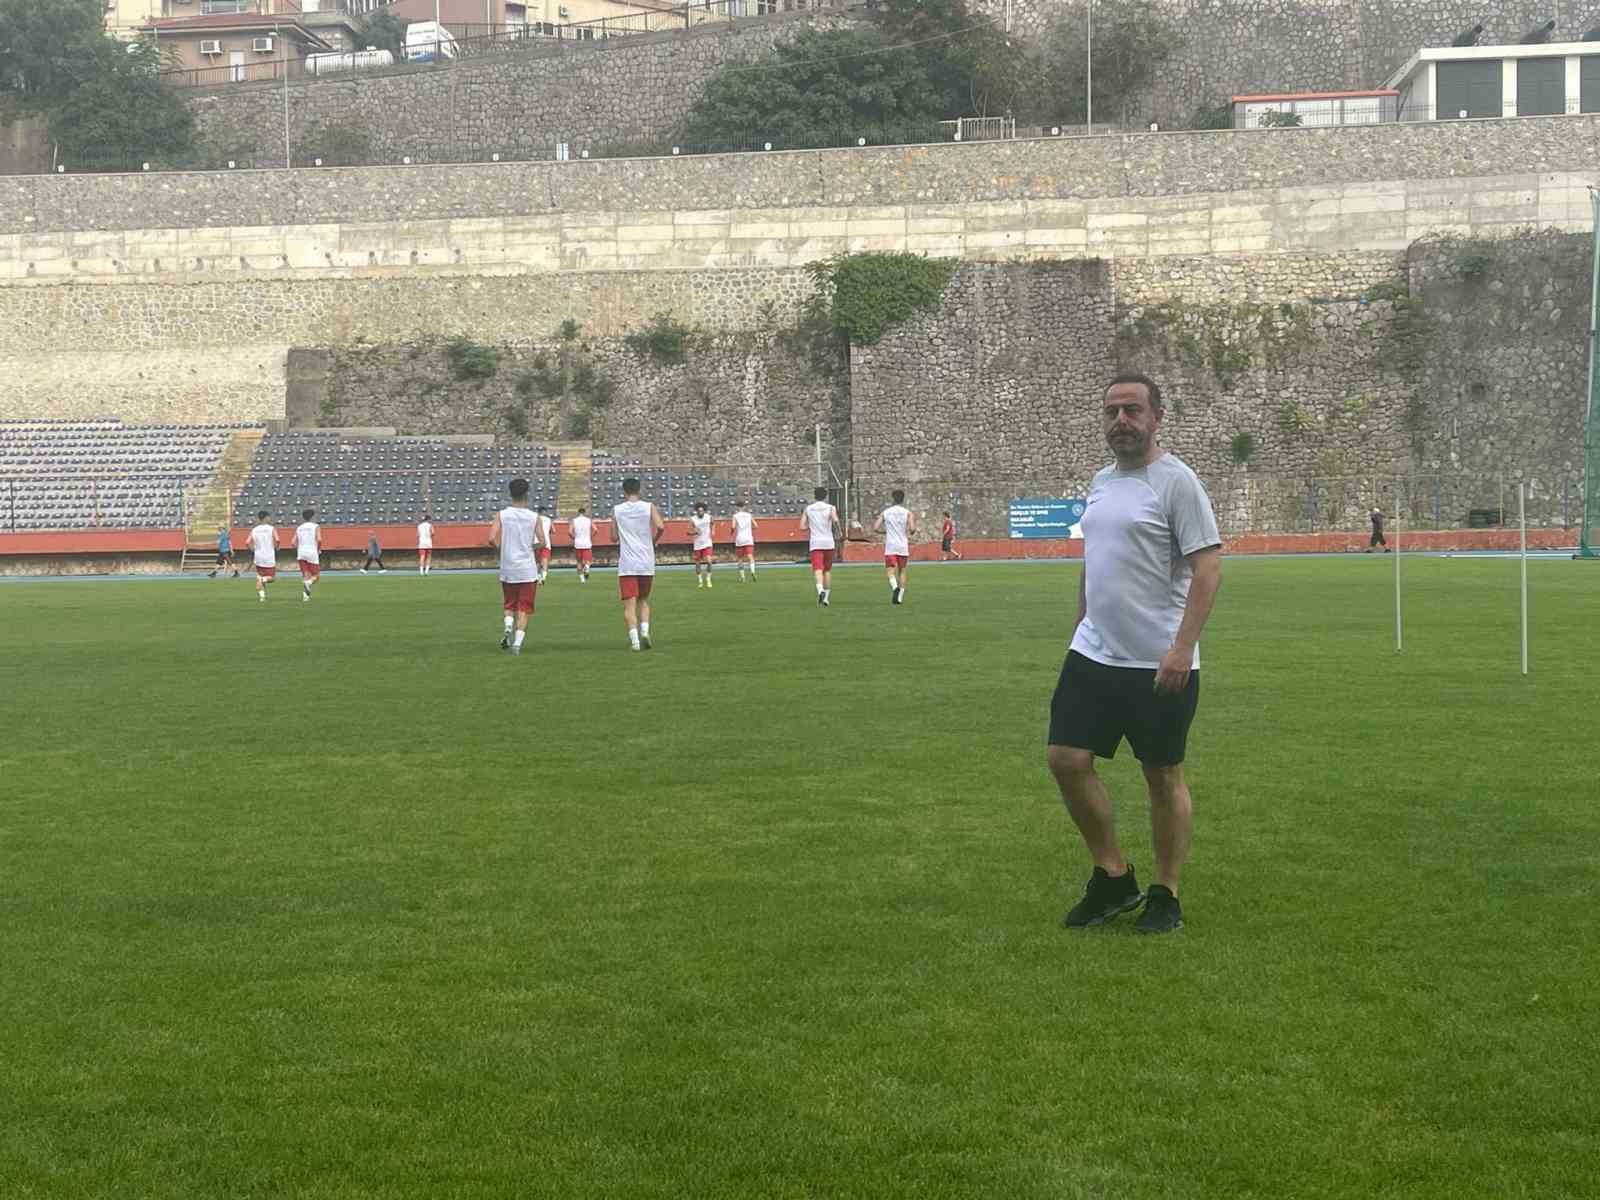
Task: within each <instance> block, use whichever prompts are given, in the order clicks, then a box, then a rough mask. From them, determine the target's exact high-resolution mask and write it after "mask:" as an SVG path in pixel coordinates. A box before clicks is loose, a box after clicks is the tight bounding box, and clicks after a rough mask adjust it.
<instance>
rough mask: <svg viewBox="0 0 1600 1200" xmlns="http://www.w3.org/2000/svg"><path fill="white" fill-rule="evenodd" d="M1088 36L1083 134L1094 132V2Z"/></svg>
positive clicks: (1085, 62) (1085, 52) (1084, 75)
mask: <svg viewBox="0 0 1600 1200" xmlns="http://www.w3.org/2000/svg"><path fill="white" fill-rule="evenodd" d="M1087 20H1088V35H1087V37H1086V39H1085V41H1086V48H1085V49H1084V52H1083V132H1084V133H1085V134H1091V133H1093V132H1094V0H1089V5H1088V18H1087Z"/></svg>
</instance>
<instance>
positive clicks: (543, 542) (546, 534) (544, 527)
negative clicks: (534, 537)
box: [539, 516, 555, 550]
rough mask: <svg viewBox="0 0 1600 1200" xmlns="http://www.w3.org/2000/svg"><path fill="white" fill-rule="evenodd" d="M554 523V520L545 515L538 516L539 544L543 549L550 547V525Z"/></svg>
mask: <svg viewBox="0 0 1600 1200" xmlns="http://www.w3.org/2000/svg"><path fill="white" fill-rule="evenodd" d="M554 524H555V522H554V521H552V520H551V519H550V518H549V517H547V516H540V517H539V545H540V547H541V548H543V549H546V550H548V549H549V548H550V527H551V526H552V525H554Z"/></svg>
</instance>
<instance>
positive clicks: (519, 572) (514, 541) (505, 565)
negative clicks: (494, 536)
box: [500, 507, 539, 583]
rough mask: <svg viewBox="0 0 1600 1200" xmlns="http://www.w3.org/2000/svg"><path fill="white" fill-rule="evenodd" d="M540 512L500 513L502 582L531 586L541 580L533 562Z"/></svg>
mask: <svg viewBox="0 0 1600 1200" xmlns="http://www.w3.org/2000/svg"><path fill="white" fill-rule="evenodd" d="M538 519H539V516H538V514H537V513H535V512H532V511H530V510H529V509H526V508H516V507H512V508H502V509H501V510H500V582H501V583H532V582H534V581H535V580H536V579H538V578H539V566H538V564H537V563H535V562H534V560H533V525H534V522H535V521H537V520H538Z"/></svg>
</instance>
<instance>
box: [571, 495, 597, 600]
mask: <svg viewBox="0 0 1600 1200" xmlns="http://www.w3.org/2000/svg"><path fill="white" fill-rule="evenodd" d="M572 557H573V558H574V559H575V560H576V561H577V564H578V582H579V583H588V582H589V564H590V563H592V562H594V521H593V520H591V519H590V517H589V510H588V509H587V508H580V509H579V510H578V512H577V515H575V516H574V517H573V518H572Z"/></svg>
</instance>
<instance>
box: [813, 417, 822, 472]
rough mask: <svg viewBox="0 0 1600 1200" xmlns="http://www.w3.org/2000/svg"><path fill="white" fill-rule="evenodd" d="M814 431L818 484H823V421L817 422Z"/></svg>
mask: <svg viewBox="0 0 1600 1200" xmlns="http://www.w3.org/2000/svg"><path fill="white" fill-rule="evenodd" d="M814 432H815V434H816V444H817V486H818V487H821V486H822V422H821V421H818V422H817V423H816V426H815V429H814Z"/></svg>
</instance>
